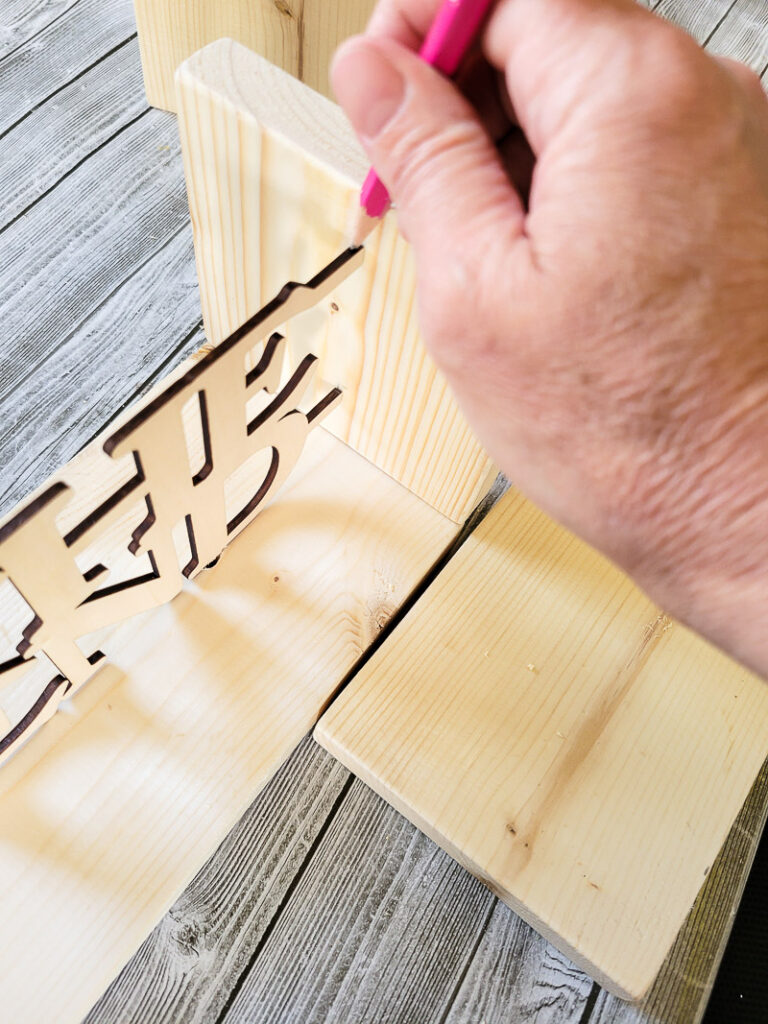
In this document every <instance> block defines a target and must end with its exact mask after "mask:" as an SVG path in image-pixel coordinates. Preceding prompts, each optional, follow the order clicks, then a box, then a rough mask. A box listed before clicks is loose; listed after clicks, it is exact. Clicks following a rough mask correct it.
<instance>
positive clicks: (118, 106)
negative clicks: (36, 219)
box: [0, 39, 148, 228]
mask: <svg viewBox="0 0 768 1024" xmlns="http://www.w3.org/2000/svg"><path fill="white" fill-rule="evenodd" d="M147 109H148V108H147V102H146V99H145V96H144V85H143V82H142V76H141V64H140V62H139V47H138V42H137V41H136V40H135V39H130V40H128V42H127V43H124V44H123V45H122V46H120V47H119V48H118V49H117V50H115V51H114V53H112V54H110V56H109V57H106V58H105V59H104V60H102V61H100V62H99V63H98V64H97V65H96V67H94V68H92V69H91V70H90V71H88V72H86V73H85V74H84V75H82V76H81V77H80V78H78V79H76V80H75V81H74V82H73V83H72V84H71V85H68V86H65V87H64V88H63V89H62V90H61V91H60V92H58V93H56V95H55V96H53V97H51V98H50V99H49V100H46V101H44V102H43V103H42V104H40V105H39V106H37V107H35V108H34V109H33V110H32V111H31V112H30V113H29V115H28V116H27V117H25V118H23V119H22V120H21V121H20V122H19V123H18V124H17V125H16V126H15V127H14V128H12V129H10V130H9V131H8V132H7V134H6V135H5V137H4V139H3V141H2V152H1V154H0V196H2V200H0V228H2V227H4V226H5V225H6V224H8V222H9V221H11V220H13V219H14V218H15V217H17V216H19V214H21V213H22V212H23V211H24V210H25V209H27V208H28V207H29V206H31V205H32V203H34V202H36V201H37V200H38V199H39V198H40V197H41V196H42V195H44V194H45V193H46V192H48V191H49V190H50V189H51V188H53V187H54V186H55V185H56V184H57V183H58V182H59V181H60V180H61V178H62V177H63V176H64V175H65V174H68V173H70V172H71V171H72V170H73V169H74V168H75V167H76V166H77V165H78V164H79V163H81V162H82V161H83V160H84V159H86V158H87V157H88V156H89V155H90V154H91V153H92V152H94V150H96V149H98V148H99V147H100V146H103V145H104V144H105V143H106V142H107V141H108V140H109V139H110V138H112V137H113V136H114V135H115V134H116V133H117V132H119V131H120V130H122V129H123V128H125V127H126V125H127V124H128V122H129V121H132V120H134V119H135V118H136V117H138V116H139V114H141V113H142V112H144V111H145V110H147Z"/></svg>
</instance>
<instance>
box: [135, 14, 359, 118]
mask: <svg viewBox="0 0 768 1024" xmlns="http://www.w3.org/2000/svg"><path fill="white" fill-rule="evenodd" d="M374 6H375V0H333V3H329V2H328V0H226V2H222V0H195V2H194V3H191V2H190V0H134V8H135V11H136V26H137V28H138V32H139V46H140V49H141V63H142V67H143V70H144V85H145V88H146V91H147V100H148V101H149V103H150V105H151V106H153V107H162V108H163V109H164V110H176V93H175V91H174V87H173V75H174V72H175V71H176V68H177V67H178V66H179V64H181V62H182V61H183V60H186V58H187V57H189V56H190V54H193V53H194V52H195V51H196V50H199V49H201V47H203V46H206V45H207V44H208V43H212V42H214V41H215V40H216V39H221V38H222V37H223V36H229V37H231V38H233V39H237V41H238V42H240V43H244V44H245V45H246V46H249V47H250V48H251V49H252V50H255V51H256V52H257V53H259V54H261V55H262V56H263V57H266V58H267V60H269V61H271V62H272V63H273V64H276V65H278V66H279V67H281V68H284V69H285V71H287V72H290V74H292V75H295V76H296V77H297V78H300V79H301V80H302V81H303V82H306V83H307V85H309V86H311V87H312V88H313V89H317V90H318V92H321V93H324V94H325V95H326V96H329V95H330V94H331V88H330V83H329V80H328V71H329V68H330V64H331V58H332V57H333V54H334V51H335V50H336V47H337V46H338V45H339V44H340V43H341V42H343V40H344V39H346V38H347V37H348V36H351V35H355V34H356V33H358V32H362V31H363V29H364V28H365V25H366V23H367V21H368V18H369V16H370V14H371V12H372V11H373V8H374Z"/></svg>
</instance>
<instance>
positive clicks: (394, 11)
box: [366, 0, 442, 50]
mask: <svg viewBox="0 0 768 1024" xmlns="http://www.w3.org/2000/svg"><path fill="white" fill-rule="evenodd" d="M441 6H442V0H379V2H378V3H377V4H376V8H375V10H374V12H373V14H372V15H371V19H370V21H369V22H368V28H367V29H366V34H367V35H371V36H377V37H378V38H385V39H392V40H394V41H395V42H396V43H400V44H401V45H402V46H407V47H408V49H409V50H418V49H419V48H420V46H421V44H422V42H423V41H424V37H425V36H426V34H427V32H428V31H429V26H430V25H431V24H432V22H433V21H434V20H435V15H436V14H437V12H438V10H439V9H440V7H441Z"/></svg>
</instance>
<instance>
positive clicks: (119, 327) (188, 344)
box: [0, 225, 205, 516]
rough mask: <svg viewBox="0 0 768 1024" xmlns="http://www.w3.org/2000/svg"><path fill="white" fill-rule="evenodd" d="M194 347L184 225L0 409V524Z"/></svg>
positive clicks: (197, 321) (191, 275)
mask: <svg viewBox="0 0 768 1024" xmlns="http://www.w3.org/2000/svg"><path fill="white" fill-rule="evenodd" d="M204 343H205V335H204V334H203V330H202V323H201V316H200V298H199V294H198V288H197V275H196V273H195V266H194V250H193V246H192V229H191V226H189V225H185V226H184V227H183V228H181V229H180V230H179V231H178V233H177V234H175V235H173V236H172V237H171V238H170V240H169V241H168V242H167V244H166V245H164V246H163V247H161V248H160V249H158V250H157V252H155V253H154V254H153V255H152V257H151V258H149V259H148V260H147V261H146V262H145V263H144V264H143V265H141V266H139V267H138V268H137V269H136V271H135V272H134V273H132V274H131V275H130V276H129V277H128V278H127V279H126V280H125V281H124V282H123V283H122V284H121V285H120V286H119V287H118V288H117V289H116V290H115V291H114V292H113V293H112V294H111V295H110V296H109V297H108V298H107V300H106V301H105V302H104V303H103V304H102V305H100V306H99V307H98V308H97V309H96V310H95V311H94V312H93V313H92V314H91V315H90V316H88V317H86V318H85V320H83V322H82V323H81V324H80V325H79V326H78V327H77V328H76V329H75V330H74V331H72V332H71V333H68V334H62V336H61V339H60V341H59V342H58V344H57V345H56V348H55V351H51V352H50V354H49V355H48V356H47V357H46V358H45V359H44V360H43V361H42V362H41V364H40V365H39V366H38V367H37V368H36V369H35V371H34V372H33V373H30V374H28V375H27V376H26V377H24V378H22V379H21V380H20V381H19V383H18V384H17V385H16V387H15V388H14V389H13V391H12V392H11V393H10V394H9V395H8V397H7V398H6V399H5V400H4V401H0V466H2V479H0V516H1V515H4V514H5V513H6V512H10V510H11V509H12V508H13V506H14V505H15V504H16V503H17V502H19V501H21V500H22V498H24V496H25V495H26V494H28V493H29V492H30V491H31V490H33V489H34V488H35V487H37V486H39V485H40V484H42V483H43V482H44V481H45V480H46V479H47V478H48V476H49V475H50V474H51V473H53V472H54V471H55V470H57V469H58V468H60V467H61V466H62V465H64V463H65V462H67V461H68V460H69V459H70V458H72V456H73V455H75V454H76V453H77V452H78V451H79V450H80V448H81V447H82V446H83V444H84V443H85V442H86V441H87V440H89V439H90V438H91V437H92V436H93V435H94V434H97V433H98V432H99V430H100V429H101V428H102V427H103V426H104V425H105V424H106V423H107V422H108V421H109V420H110V419H112V417H113V416H114V415H115V414H116V413H117V412H119V411H120V410H121V409H122V408H124V407H126V406H128V405H130V404H131V403H132V402H133V401H135V400H136V399H137V398H138V397H140V395H141V394H143V393H144V392H145V391H146V390H148V388H149V387H150V386H151V383H152V382H153V381H154V380H155V379H156V378H159V377H161V376H162V375H163V374H165V373H168V372H170V370H172V369H173V367H174V366H175V365H177V364H178V363H179V362H181V360H182V359H183V358H185V357H186V356H187V355H190V354H191V353H192V352H195V351H196V350H197V349H198V348H200V347H201V346H202V345H203V344H204ZM22 365H23V364H21V363H20V362H19V363H18V364H17V369H18V370H21V368H22ZM84 392H87V398H86V397H85V394H84ZM41 396H42V398H43V400H42V401H41Z"/></svg>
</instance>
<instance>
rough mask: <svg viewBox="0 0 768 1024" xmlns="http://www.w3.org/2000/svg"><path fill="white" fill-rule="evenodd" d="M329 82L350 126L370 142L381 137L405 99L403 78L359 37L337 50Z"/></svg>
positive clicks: (372, 44) (378, 52)
mask: <svg viewBox="0 0 768 1024" xmlns="http://www.w3.org/2000/svg"><path fill="white" fill-rule="evenodd" d="M331 80H332V83H333V89H334V92H335V93H336V97H337V99H338V101H339V103H340V104H341V105H342V107H343V108H344V110H345V111H346V114H347V117H348V118H349V120H350V121H351V122H352V127H353V128H354V129H355V131H356V132H357V133H358V135H361V136H362V137H363V138H364V139H368V140H371V141H372V140H373V139H375V138H376V136H377V135H380V134H381V132H382V131H383V130H384V128H385V127H386V126H387V124H388V123H389V122H390V121H391V120H392V118H393V117H394V116H395V114H396V113H397V111H398V110H399V108H400V106H401V105H402V102H403V99H404V98H405V79H404V78H403V76H402V75H401V74H400V72H399V71H398V70H397V68H396V67H394V65H393V64H392V63H391V62H390V61H389V59H388V58H387V57H386V56H385V55H384V54H383V53H382V51H381V49H380V48H379V47H378V46H376V45H375V43H372V42H370V41H369V40H367V39H365V38H364V37H362V36H361V37H359V38H357V39H350V40H349V41H348V42H346V43H345V44H344V45H343V46H342V47H341V48H340V49H339V51H338V52H337V54H336V57H335V59H334V62H333V68H332V70H331Z"/></svg>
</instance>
